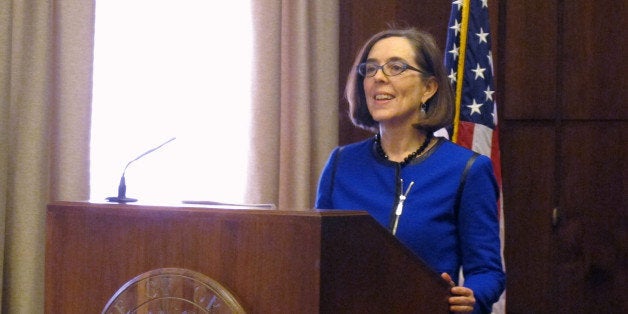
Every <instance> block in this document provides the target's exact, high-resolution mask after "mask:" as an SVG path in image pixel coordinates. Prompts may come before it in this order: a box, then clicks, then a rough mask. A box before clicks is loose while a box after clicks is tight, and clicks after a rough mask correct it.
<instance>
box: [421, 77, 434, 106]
mask: <svg viewBox="0 0 628 314" xmlns="http://www.w3.org/2000/svg"><path fill="white" fill-rule="evenodd" d="M437 91H438V82H436V80H435V79H434V78H433V77H430V78H429V79H428V80H427V81H426V82H425V91H424V92H423V96H421V102H423V103H426V102H427V101H428V100H430V98H432V96H434V94H436V92H437Z"/></svg>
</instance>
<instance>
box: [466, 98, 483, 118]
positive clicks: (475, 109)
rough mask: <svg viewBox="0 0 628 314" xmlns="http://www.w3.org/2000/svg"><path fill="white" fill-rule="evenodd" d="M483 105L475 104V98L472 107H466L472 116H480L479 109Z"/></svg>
mask: <svg viewBox="0 0 628 314" xmlns="http://www.w3.org/2000/svg"><path fill="white" fill-rule="evenodd" d="M483 105H484V104H482V103H480V104H478V103H477V102H475V98H474V99H473V104H472V105H467V108H469V109H471V114H470V115H473V114H474V113H477V114H479V115H482V112H481V111H480V107H482V106H483Z"/></svg>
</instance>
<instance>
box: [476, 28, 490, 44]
mask: <svg viewBox="0 0 628 314" xmlns="http://www.w3.org/2000/svg"><path fill="white" fill-rule="evenodd" d="M475 35H476V36H478V37H479V39H480V41H479V42H478V43H480V44H481V43H483V42H484V43H487V44H488V39H487V37H488V33H485V32H484V28H482V27H480V32H479V33H477V34H475Z"/></svg>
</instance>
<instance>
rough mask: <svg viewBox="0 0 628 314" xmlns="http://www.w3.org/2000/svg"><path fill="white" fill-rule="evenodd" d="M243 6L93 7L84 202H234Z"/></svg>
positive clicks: (248, 36)
mask: <svg viewBox="0 0 628 314" xmlns="http://www.w3.org/2000/svg"><path fill="white" fill-rule="evenodd" d="M251 25H252V24H251V17H250V7H249V3H248V1H245V0H240V1H206V0H180V1H179V0H177V1H174V0H169V1H165V0H106V1H98V2H97V5H96V35H95V53H94V60H95V61H94V89H93V103H92V106H93V113H92V138H91V169H90V171H91V196H90V197H91V199H92V200H93V201H100V200H104V199H105V198H106V197H107V196H116V195H117V187H118V182H119V180H120V176H121V174H122V171H123V169H124V167H125V166H126V164H127V163H128V162H129V161H131V160H133V159H134V158H135V157H137V156H139V155H141V154H142V153H144V152H145V151H147V150H149V149H151V148H153V147H156V146H158V145H159V144H161V143H162V142H165V141H166V140H168V139H169V138H172V137H176V140H175V141H172V142H171V143H169V144H167V145H165V146H163V147H162V148H160V149H159V150H157V151H154V152H152V153H150V154H148V155H146V156H144V157H142V158H141V159H139V160H137V161H135V162H133V163H132V164H131V165H130V166H129V167H128V169H127V170H126V176H125V177H126V184H127V196H129V197H133V198H138V199H139V200H140V201H181V200H190V199H193V200H201V199H202V200H215V201H226V202H241V201H242V200H243V195H244V184H245V181H246V180H245V171H246V164H247V149H248V142H247V141H248V132H249V126H248V124H249V112H250V110H249V107H250V94H251V93H250V90H251V88H250V84H251V83H250V82H251V77H250V76H251V70H250V69H251V59H252V26H251Z"/></svg>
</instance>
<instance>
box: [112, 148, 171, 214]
mask: <svg viewBox="0 0 628 314" xmlns="http://www.w3.org/2000/svg"><path fill="white" fill-rule="evenodd" d="M175 139H176V137H173V138H171V139H169V140H167V141H165V142H163V143H161V144H160V145H159V146H157V147H155V148H152V149H149V150H148V151H146V152H145V153H143V154H141V155H139V156H137V157H135V159H133V160H131V161H129V163H128V164H126V167H124V170H123V171H122V177H121V178H120V184H119V185H118V196H111V197H107V201H109V202H116V203H131V202H137V199H136V198H130V197H126V182H125V181H126V180H125V179H124V174H125V173H126V169H127V168H128V167H129V165H130V164H131V163H133V162H134V161H136V160H138V159H140V158H142V157H144V156H146V155H148V154H150V153H152V152H154V151H156V150H158V149H160V148H161V147H162V146H164V145H166V144H168V143H170V142H172V141H174V140H175Z"/></svg>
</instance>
